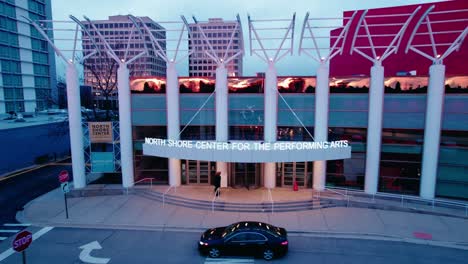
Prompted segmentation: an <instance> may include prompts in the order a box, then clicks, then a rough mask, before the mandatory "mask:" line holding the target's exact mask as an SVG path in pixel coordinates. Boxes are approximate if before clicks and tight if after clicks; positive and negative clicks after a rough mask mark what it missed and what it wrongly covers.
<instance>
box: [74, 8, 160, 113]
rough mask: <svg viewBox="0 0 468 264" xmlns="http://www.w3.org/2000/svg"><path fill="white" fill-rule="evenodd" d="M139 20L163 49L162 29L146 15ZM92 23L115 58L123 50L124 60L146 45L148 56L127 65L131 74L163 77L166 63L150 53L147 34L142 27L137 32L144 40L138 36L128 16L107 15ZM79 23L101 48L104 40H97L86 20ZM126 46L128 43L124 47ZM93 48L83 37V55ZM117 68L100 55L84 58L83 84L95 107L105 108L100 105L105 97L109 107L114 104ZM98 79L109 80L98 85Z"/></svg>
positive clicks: (121, 54) (136, 53) (115, 101)
mask: <svg viewBox="0 0 468 264" xmlns="http://www.w3.org/2000/svg"><path fill="white" fill-rule="evenodd" d="M141 19H142V21H143V22H144V23H145V24H146V26H147V27H148V28H149V29H150V30H151V31H152V34H153V36H154V37H155V38H156V39H158V40H160V41H159V45H160V46H161V47H162V48H165V47H166V41H165V38H166V30H165V29H164V28H163V27H162V26H160V25H159V24H158V23H156V22H154V21H153V20H152V19H151V18H149V17H141ZM92 23H93V24H94V26H95V27H96V29H97V30H98V31H99V32H100V33H101V35H102V36H103V37H104V38H105V39H106V41H107V42H108V43H109V45H110V46H111V48H112V49H113V50H114V51H115V53H116V55H117V56H118V57H119V58H124V57H125V53H126V54H127V58H128V59H130V58H133V57H134V56H136V55H138V54H140V53H141V52H143V51H144V50H145V46H146V48H148V51H149V54H148V55H144V56H141V57H140V58H138V59H137V60H135V61H134V62H133V63H131V64H130V65H129V66H128V68H129V70H130V76H131V77H135V76H140V77H141V76H166V62H165V61H164V60H163V59H161V58H160V57H158V56H156V55H155V54H154V53H153V50H152V44H151V40H150V38H149V35H148V33H147V32H146V31H145V30H144V29H142V31H141V32H142V34H143V36H144V40H142V39H141V38H140V36H138V34H139V33H138V32H137V29H135V28H134V24H133V23H132V21H131V20H130V19H129V18H128V16H121V15H118V16H109V19H108V20H94V21H92ZM83 24H84V25H85V27H87V28H88V30H89V31H90V32H91V34H92V35H93V36H95V38H94V39H95V43H96V44H97V45H99V48H100V49H101V50H102V51H104V50H105V47H104V43H103V42H102V41H100V40H99V39H98V37H97V35H96V34H95V33H94V31H93V29H92V27H91V26H90V25H89V23H88V22H87V21H83ZM132 31H133V33H132ZM129 39H130V40H129ZM127 46H129V48H128V50H127ZM94 49H95V47H94V46H93V44H92V42H91V40H90V39H89V37H83V50H84V53H85V55H87V54H89V53H91V52H93V50H94ZM117 68H118V65H117V64H116V62H115V61H113V60H112V59H111V58H109V57H107V58H106V59H104V61H103V58H102V57H100V55H99V54H96V55H93V56H91V57H90V58H88V59H86V61H85V67H84V82H85V85H90V86H92V87H93V94H94V103H95V104H96V106H97V107H99V108H105V106H104V104H105V101H106V100H110V103H111V105H112V108H115V106H116V105H117V85H116V82H117V76H116V73H117ZM98 78H101V79H103V78H104V79H107V80H109V81H108V82H105V84H104V86H107V87H102V83H101V87H100V85H99V82H98ZM106 89H109V90H106ZM106 93H107V97H108V98H107V99H106Z"/></svg>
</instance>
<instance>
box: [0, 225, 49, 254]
mask: <svg viewBox="0 0 468 264" xmlns="http://www.w3.org/2000/svg"><path fill="white" fill-rule="evenodd" d="M53 228H54V227H51V226H46V227H44V228H42V229H41V230H39V231H37V232H36V233H34V234H33V241H34V240H36V239H38V238H40V237H41V236H43V235H44V234H46V233H47V232H49V231H50V230H52V229H53ZM13 253H15V251H14V250H13V248H9V249H7V250H5V251H3V253H2V254H0V261H3V260H4V259H6V258H8V257H9V256H11V255H12V254H13Z"/></svg>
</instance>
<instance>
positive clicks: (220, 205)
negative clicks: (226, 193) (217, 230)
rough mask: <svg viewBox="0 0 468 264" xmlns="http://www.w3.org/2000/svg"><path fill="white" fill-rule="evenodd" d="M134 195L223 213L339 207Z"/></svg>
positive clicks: (311, 201)
mask: <svg viewBox="0 0 468 264" xmlns="http://www.w3.org/2000/svg"><path fill="white" fill-rule="evenodd" d="M135 194H136V195H139V196H141V197H144V198H147V199H151V200H154V201H158V202H161V203H163V204H164V205H168V204H170V205H176V206H183V207H188V208H192V209H197V210H210V211H225V212H245V213H259V212H260V213H280V212H292V211H305V210H315V209H321V208H329V207H336V206H339V205H338V204H337V203H336V202H333V201H330V200H323V199H322V200H319V199H315V198H310V199H306V200H300V201H284V202H281V201H276V202H274V203H272V202H270V201H262V202H258V203H236V202H229V201H225V200H222V198H221V199H217V200H215V201H207V200H199V199H193V198H186V197H182V196H177V195H173V194H165V193H163V192H158V191H155V190H148V189H139V190H135Z"/></svg>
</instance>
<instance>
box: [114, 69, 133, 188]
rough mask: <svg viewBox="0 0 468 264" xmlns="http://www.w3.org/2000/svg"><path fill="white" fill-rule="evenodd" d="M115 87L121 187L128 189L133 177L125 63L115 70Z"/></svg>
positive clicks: (128, 90) (128, 83)
mask: <svg viewBox="0 0 468 264" xmlns="http://www.w3.org/2000/svg"><path fill="white" fill-rule="evenodd" d="M117 87H118V89H119V91H118V92H119V127H120V164H121V168H122V186H123V187H125V188H128V187H132V186H133V185H134V176H133V139H132V116H131V113H132V110H131V102H130V100H131V96H130V73H129V71H128V68H127V64H125V63H121V64H120V65H119V69H118V70H117Z"/></svg>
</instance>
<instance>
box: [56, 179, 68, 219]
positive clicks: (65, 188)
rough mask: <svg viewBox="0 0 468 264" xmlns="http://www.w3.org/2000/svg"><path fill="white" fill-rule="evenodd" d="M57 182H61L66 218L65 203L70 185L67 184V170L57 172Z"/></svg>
mask: <svg viewBox="0 0 468 264" xmlns="http://www.w3.org/2000/svg"><path fill="white" fill-rule="evenodd" d="M58 179H59V182H60V183H61V185H60V187H61V189H62V192H63V198H64V200H65V216H66V218H67V219H68V203H67V193H68V192H70V186H69V184H68V180H69V176H68V171H66V170H63V171H61V172H60V173H59V176H58Z"/></svg>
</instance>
